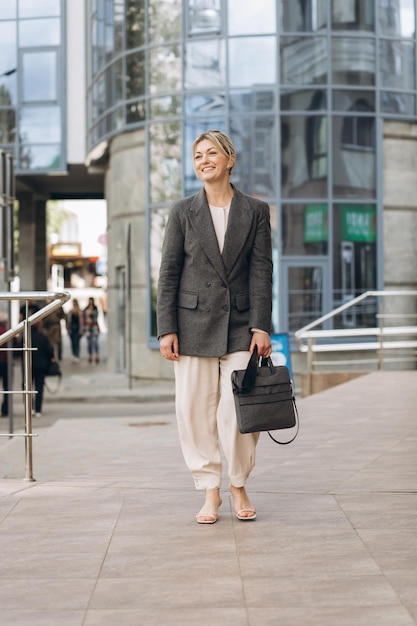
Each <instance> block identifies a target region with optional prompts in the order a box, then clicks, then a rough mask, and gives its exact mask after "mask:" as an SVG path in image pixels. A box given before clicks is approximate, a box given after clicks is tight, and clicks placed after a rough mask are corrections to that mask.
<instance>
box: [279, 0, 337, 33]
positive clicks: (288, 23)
mask: <svg viewBox="0 0 417 626" xmlns="http://www.w3.org/2000/svg"><path fill="white" fill-rule="evenodd" d="M281 4H282V9H281V11H282V28H283V30H284V31H286V32H307V31H315V30H319V29H322V28H325V27H326V22H327V16H326V0H282V2H281Z"/></svg>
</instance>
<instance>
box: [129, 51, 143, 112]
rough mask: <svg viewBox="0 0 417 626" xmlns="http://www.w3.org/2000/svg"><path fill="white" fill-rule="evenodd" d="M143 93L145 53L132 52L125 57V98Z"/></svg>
mask: <svg viewBox="0 0 417 626" xmlns="http://www.w3.org/2000/svg"><path fill="white" fill-rule="evenodd" d="M144 95H145V53H144V52H143V51H142V52H133V53H132V54H129V55H128V56H127V57H126V99H127V100H129V99H130V98H137V97H138V96H144Z"/></svg>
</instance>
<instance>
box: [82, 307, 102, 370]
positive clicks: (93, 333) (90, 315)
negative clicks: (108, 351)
mask: <svg viewBox="0 0 417 626" xmlns="http://www.w3.org/2000/svg"><path fill="white" fill-rule="evenodd" d="M83 332H84V335H85V336H86V337H87V350H88V362H89V363H92V362H93V359H94V358H95V361H96V363H99V362H100V357H99V345H98V336H99V334H100V328H99V325H98V308H97V306H96V304H95V302H94V298H88V305H87V307H86V308H85V309H84V311H83Z"/></svg>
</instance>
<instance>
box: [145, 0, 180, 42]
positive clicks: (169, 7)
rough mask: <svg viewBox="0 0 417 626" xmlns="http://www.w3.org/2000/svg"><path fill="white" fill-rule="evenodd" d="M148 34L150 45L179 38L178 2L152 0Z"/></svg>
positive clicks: (175, 0)
mask: <svg viewBox="0 0 417 626" xmlns="http://www.w3.org/2000/svg"><path fill="white" fill-rule="evenodd" d="M148 33H149V39H150V41H151V42H152V43H166V42H167V41H172V40H174V39H179V38H180V36H181V2H180V0H152V2H151V3H150V6H149V30H148Z"/></svg>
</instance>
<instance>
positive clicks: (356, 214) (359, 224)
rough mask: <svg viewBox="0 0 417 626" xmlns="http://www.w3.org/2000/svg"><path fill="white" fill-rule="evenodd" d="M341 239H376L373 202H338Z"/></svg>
mask: <svg viewBox="0 0 417 626" xmlns="http://www.w3.org/2000/svg"><path fill="white" fill-rule="evenodd" d="M339 206H340V216H341V221H342V239H343V241H362V242H366V243H370V242H374V241H376V207H375V205H374V204H340V205H339Z"/></svg>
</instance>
